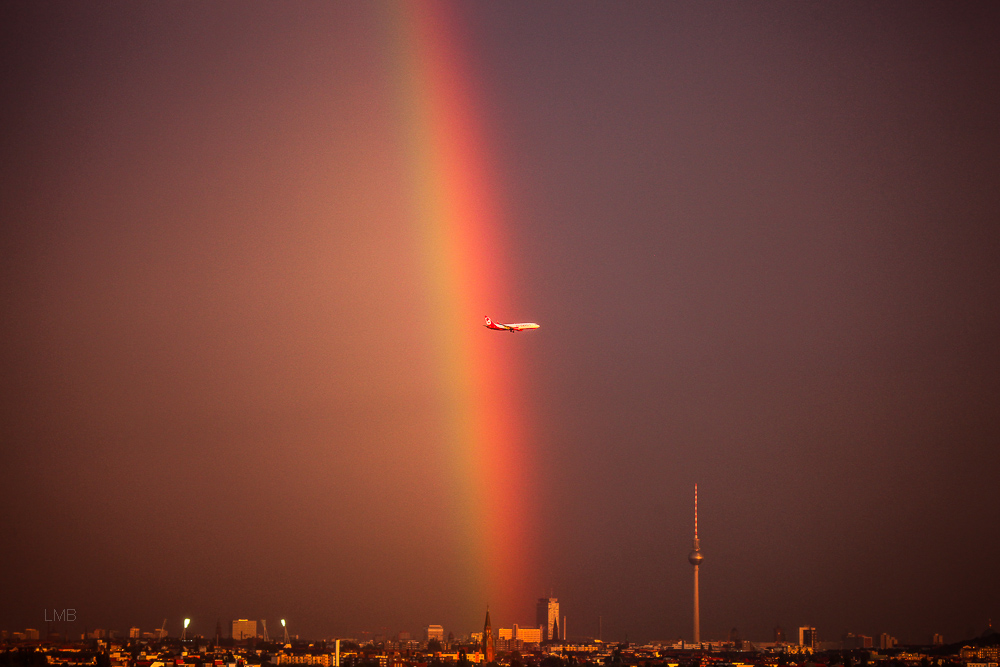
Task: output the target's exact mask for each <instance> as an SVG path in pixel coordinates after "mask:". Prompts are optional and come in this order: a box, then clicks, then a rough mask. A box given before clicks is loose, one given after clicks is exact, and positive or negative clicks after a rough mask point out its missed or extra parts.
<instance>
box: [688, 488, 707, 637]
mask: <svg viewBox="0 0 1000 667" xmlns="http://www.w3.org/2000/svg"><path fill="white" fill-rule="evenodd" d="M702 560H704V556H702V555H701V544H700V543H699V542H698V484H697V483H695V485H694V548H693V549H692V550H691V553H689V554H688V562H689V563H691V564H692V565H694V643H695V644H700V643H701V614H700V613H699V611H698V566H699V565H701V561H702Z"/></svg>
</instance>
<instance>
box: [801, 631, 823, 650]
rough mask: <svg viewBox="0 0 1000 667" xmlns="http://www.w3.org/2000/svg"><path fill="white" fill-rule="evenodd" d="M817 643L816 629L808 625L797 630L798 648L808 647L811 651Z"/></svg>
mask: <svg viewBox="0 0 1000 667" xmlns="http://www.w3.org/2000/svg"><path fill="white" fill-rule="evenodd" d="M818 642H819V639H818V637H817V636H816V628H814V627H812V626H810V625H803V626H802V627H800V628H799V646H808V647H809V648H811V649H815V648H816V644H817V643H818Z"/></svg>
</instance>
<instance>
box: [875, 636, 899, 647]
mask: <svg viewBox="0 0 1000 667" xmlns="http://www.w3.org/2000/svg"><path fill="white" fill-rule="evenodd" d="M896 644H897V642H896V638H895V637H893V636H892V635H890V634H889V633H888V632H883V633H882V634H880V635H879V636H878V647H879V649H887V648H895V647H896Z"/></svg>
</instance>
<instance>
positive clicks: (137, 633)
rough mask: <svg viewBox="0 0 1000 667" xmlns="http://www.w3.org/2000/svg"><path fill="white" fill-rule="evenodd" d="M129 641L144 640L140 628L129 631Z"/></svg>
mask: <svg viewBox="0 0 1000 667" xmlns="http://www.w3.org/2000/svg"><path fill="white" fill-rule="evenodd" d="M128 638H129V639H142V631H141V630H140V629H139V628H129V629H128Z"/></svg>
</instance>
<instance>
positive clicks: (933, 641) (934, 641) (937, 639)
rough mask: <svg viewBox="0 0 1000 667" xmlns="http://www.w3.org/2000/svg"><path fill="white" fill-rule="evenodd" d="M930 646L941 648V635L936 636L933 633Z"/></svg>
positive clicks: (942, 637)
mask: <svg viewBox="0 0 1000 667" xmlns="http://www.w3.org/2000/svg"><path fill="white" fill-rule="evenodd" d="M931 644H934V646H941V645H943V644H944V636H943V635H941V634H938V633H937V632H935V633H934V636H933V637H932V638H931Z"/></svg>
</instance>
